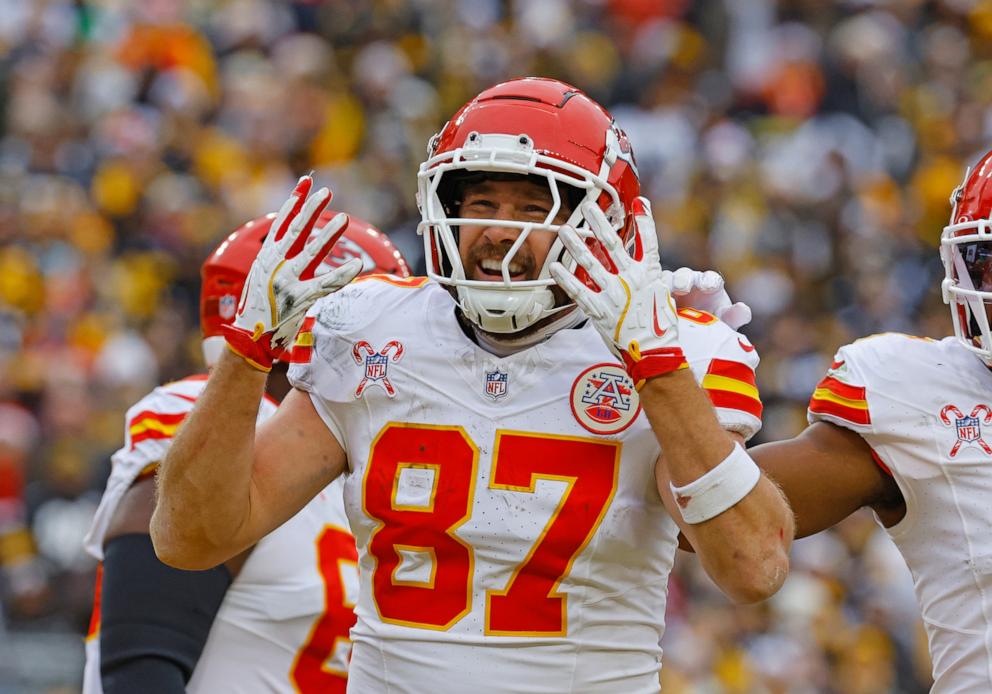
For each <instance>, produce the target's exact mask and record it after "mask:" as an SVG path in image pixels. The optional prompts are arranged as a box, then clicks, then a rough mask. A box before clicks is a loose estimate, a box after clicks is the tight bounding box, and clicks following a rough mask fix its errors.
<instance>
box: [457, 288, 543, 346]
mask: <svg viewBox="0 0 992 694" xmlns="http://www.w3.org/2000/svg"><path fill="white" fill-rule="evenodd" d="M554 304H555V297H554V294H552V293H551V289H550V288H548V287H529V288H527V289H482V288H479V287H466V286H459V287H458V305H459V306H460V307H461V309H462V312H463V313H464V314H465V317H466V318H467V319H468V320H469V321H471V322H472V323H473V324H474V325H477V326H479V328H481V329H482V330H485V331H486V332H487V333H499V334H503V333H515V332H519V331H520V330H523V329H524V328H527V327H529V326H531V325H533V324H534V323H536V322H537V321H539V320H540V319H541V318H544V317H545V316H547V315H548V312H550V311H551V309H552V308H554Z"/></svg>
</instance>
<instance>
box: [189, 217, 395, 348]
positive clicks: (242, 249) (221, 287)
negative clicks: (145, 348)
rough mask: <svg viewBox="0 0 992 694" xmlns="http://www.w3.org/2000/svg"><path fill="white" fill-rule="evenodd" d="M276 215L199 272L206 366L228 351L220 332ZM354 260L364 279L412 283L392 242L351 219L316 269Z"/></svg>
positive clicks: (230, 242)
mask: <svg viewBox="0 0 992 694" xmlns="http://www.w3.org/2000/svg"><path fill="white" fill-rule="evenodd" d="M337 214H338V212H337V211H335V210H330V209H327V210H324V212H323V213H322V214H321V215H320V217H319V218H318V220H317V225H316V226H318V227H319V226H323V225H324V224H326V223H327V222H329V221H330V220H331V219H332V218H333V217H334V216H335V215H337ZM275 217H276V215H275V214H274V213H273V214H267V215H265V216H264V217H259V218H258V219H253V220H252V221H250V222H248V223H247V224H244V225H242V226H240V227H238V228H237V229H235V230H234V231H233V232H232V233H231V234H229V235H228V236H227V238H225V239H224V240H223V241H222V242H221V243H220V245H219V246H217V248H216V249H214V252H213V253H211V254H210V257H209V258H207V260H206V261H205V262H204V263H203V267H202V268H201V269H200V278H201V286H200V331H201V332H202V333H203V357H204V359H205V360H206V362H207V366H212V365H213V364H214V362H216V361H217V359H218V357H219V356H220V354H221V351H222V350H223V347H224V338H223V336H222V333H221V329H220V328H221V326H222V325H225V324H227V323H230V322H231V321H232V320H234V313H235V311H236V310H237V308H238V299H239V298H240V297H241V289H242V288H243V287H244V283H245V279H246V278H247V277H248V271H249V269H250V268H251V264H252V262H254V260H255V256H257V255H258V251H259V250H260V249H261V248H262V242H263V241H264V240H265V236H266V235H267V234H268V233H269V228H270V227H271V226H272V220H274V219H275ZM352 258H361V259H362V263H363V265H362V271H361V273H360V274H362V275H368V274H373V273H384V274H388V275H395V276H397V277H409V276H410V274H411V273H410V266H409V265H407V262H406V260H405V259H404V258H403V255H402V254H401V253H400V252H399V251H398V250H397V249H396V246H394V245H393V242H392V241H390V240H389V237H388V236H386V235H385V234H384V233H382V232H381V231H379V230H378V229H376V228H375V227H374V226H372V225H371V224H369V223H368V222H366V221H363V220H361V219H358V218H357V217H353V216H351V215H349V221H348V226H347V228H345V231H344V234H342V235H341V238H339V239H338V242H337V243H335V244H334V247H333V248H331V251H330V253H328V254H327V257H326V258H325V259H324V262H323V263H321V265H320V267H318V268H317V272H316V274H317V275H320V274H322V273H324V272H327V271H328V270H331V269H333V268H337V267H340V266H341V265H344V263H346V262H347V261H349V260H351V259H352Z"/></svg>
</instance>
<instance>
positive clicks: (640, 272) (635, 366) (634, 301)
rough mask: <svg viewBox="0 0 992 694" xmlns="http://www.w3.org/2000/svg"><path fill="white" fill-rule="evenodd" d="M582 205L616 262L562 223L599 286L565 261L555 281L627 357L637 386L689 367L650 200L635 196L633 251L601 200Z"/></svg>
mask: <svg viewBox="0 0 992 694" xmlns="http://www.w3.org/2000/svg"><path fill="white" fill-rule="evenodd" d="M581 209H582V215H583V217H584V218H585V220H586V224H587V226H588V228H589V230H590V231H591V232H592V236H593V238H595V240H596V241H597V242H598V243H599V244H600V245H601V246H602V249H603V251H604V253H605V259H606V260H607V261H608V263H609V265H611V266H612V267H607V266H606V265H604V263H603V262H601V261H600V260H599V259H597V258H596V256H595V255H593V253H592V251H591V250H590V248H589V246H587V244H586V242H585V241H583V239H582V238H581V237H580V236H579V232H577V231H576V230H575V229H573V228H571V227H568V226H563V227H561V228H560V229H559V231H558V234H559V237H560V238H561V240H562V242H563V243H564V244H565V248H567V249H568V252H569V253H571V255H572V257H573V258H574V259H575V261H576V263H578V266H579V267H581V268H582V269H583V270H585V272H586V273H587V274H588V276H589V279H590V280H591V281H592V283H594V284H595V285H596V288H592V287H589V286H587V283H585V282H583V281H581V280H580V279H579V278H578V277H576V276H575V275H574V274H572V273H570V272H569V271H568V270H567V269H566V268H565V266H564V265H562V264H561V263H554V264H552V266H551V268H550V270H551V274H552V276H553V277H554V279H555V282H557V283H558V285H559V286H560V287H561V288H562V289H563V290H564V291H565V292H566V293H567V294H568V295H569V296H570V297H572V299H573V300H574V301H575V303H576V304H578V306H579V308H581V309H582V310H583V312H585V314H586V315H587V316H588V317H589V319H590V320H591V321H592V322H593V324H594V325H595V326H596V329H597V330H598V331H599V334H600V335H601V336H602V338H603V340H604V341H605V342H606V345H607V347H609V348H610V350H611V351H612V352H613V353H614V354H616V355H617V356H618V357H620V358H621V359H622V360H623V363H624V366H625V367H626V368H627V372H628V373H629V374H630V376H631V378H633V380H634V383H635V384H636V385H637V387H638V388H639V387H640V386H641V385H642V384H643V382H644V381H645V380H646V379H647V378H650V377H651V376H658V375H661V374H664V373H668V372H670V371H674V370H676V369H680V368H684V367H685V366H686V362H685V357H684V355H683V353H682V348H681V347H680V346H679V343H678V317H677V315H676V313H675V304H674V302H673V301H672V296H671V293H670V292H669V288H668V285H667V284H666V283H665V282H664V281H663V279H662V272H661V261H660V258H659V257H658V236H657V233H656V232H655V227H654V220H653V219H652V217H651V207H650V204H649V203H648V201H647V200H646V199H644V198H637V199H636V200H635V201H634V227H635V239H634V255H633V257H632V256H631V255H630V254H629V253H628V252H627V250H626V249H625V248H624V246H623V242H622V241H621V239H620V237H619V236H618V235H617V233H616V231H614V230H613V228H612V227H611V226H610V223H609V221H608V220H607V219H606V215H605V214H604V213H603V211H602V210H601V209H600V208H599V206H598V205H595V204H592V203H583V205H582V208H581Z"/></svg>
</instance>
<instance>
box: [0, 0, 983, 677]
mask: <svg viewBox="0 0 992 694" xmlns="http://www.w3.org/2000/svg"><path fill="white" fill-rule="evenodd" d="M990 38H992V2H989V1H988V0H943V1H941V2H922V1H920V0H848V1H847V2H832V3H824V2H819V1H817V0H792V1H787V0H782V1H780V2H775V1H774V0H749V1H748V2H734V1H733V0H725V2H719V1H709V2H698V3H690V2H687V1H679V0H574V1H572V2H568V1H566V0H512V1H510V0H410V1H408V2H403V1H400V0H375V1H372V0H364V1H359V0H334V1H333V2H331V1H328V2H308V1H305V0H298V1H296V2H284V1H278V0H228V1H219V2H208V1H206V0H189V1H187V2H179V1H178V0H147V1H146V2H142V3H128V2H126V1H125V0H95V1H91V2H86V1H84V0H76V1H75V2H68V1H65V0H34V1H33V2H24V1H23V0H0V114H2V126H0V567H2V568H0V594H2V612H0V694H15V693H16V694H21V693H22V692H73V691H76V690H77V688H78V680H79V673H80V670H81V657H82V647H81V638H82V634H83V632H84V631H85V628H86V622H87V618H88V612H89V600H90V594H91V589H92V581H93V562H92V561H91V560H90V559H89V558H88V557H86V556H85V555H84V553H83V552H82V549H81V547H80V539H81V537H82V535H83V533H84V532H85V529H86V527H87V524H88V521H89V517H90V516H91V514H92V513H93V511H94V509H95V506H96V503H97V501H98V499H99V495H100V491H101V490H102V485H103V481H104V479H105V477H106V474H107V471H108V462H107V460H108V457H109V454H110V453H111V452H112V451H113V450H114V449H115V448H116V447H117V446H118V445H119V443H120V439H121V426H122V421H123V420H122V415H123V412H124V410H125V409H126V407H127V406H128V405H129V404H130V403H132V402H133V401H135V400H136V399H137V398H138V397H140V396H141V395H143V394H144V393H145V392H147V391H148V390H149V389H150V388H151V387H152V386H154V385H155V384H157V383H160V382H163V381H167V380H170V379H172V378H175V377H180V376H183V375H186V374H188V373H190V372H195V371H198V370H201V366H200V364H199V347H198V344H199V343H198V334H197V323H196V296H197V291H198V269H199V265H200V263H201V261H202V260H203V258H204V257H205V256H206V254H207V252H208V250H209V249H210V248H211V247H212V246H213V245H214V244H215V243H216V242H217V241H218V240H219V239H220V238H221V237H222V235H224V234H225V233H227V232H228V231H230V230H231V229H233V228H234V227H235V226H237V225H238V224H240V223H241V222H243V221H245V220H247V219H249V218H252V217H254V216H257V215H259V214H262V213H264V212H267V211H270V210H274V209H276V208H277V207H278V205H279V204H280V203H281V201H282V200H283V199H284V197H285V196H286V194H287V191H289V190H290V188H291V187H292V184H293V182H294V181H295V179H296V177H297V176H298V175H299V174H301V173H304V172H306V171H309V170H311V169H312V170H314V171H315V175H316V179H317V181H318V183H319V184H327V185H329V186H330V187H331V188H332V189H333V190H334V191H335V193H336V200H337V204H338V205H339V206H340V207H342V208H344V209H347V210H348V211H350V212H353V213H355V214H357V215H359V216H362V217H364V218H366V219H368V220H370V221H372V222H373V223H375V224H376V225H378V226H379V227H380V228H382V229H383V230H385V231H387V232H388V233H389V234H390V235H391V237H392V238H393V239H394V241H395V242H396V243H397V244H398V245H399V246H400V247H401V249H402V250H403V251H404V252H405V253H406V255H407V257H408V258H409V259H410V260H411V261H413V263H414V264H415V265H417V266H418V267H420V268H422V266H423V263H422V261H420V258H421V256H422V252H421V248H420V245H419V239H418V238H417V237H416V236H415V231H414V229H415V225H416V222H417V220H418V214H417V211H416V206H415V200H414V188H415V176H414V173H415V171H416V167H417V165H418V163H419V162H420V161H421V159H422V158H423V157H424V154H425V151H426V142H427V139H428V137H429V136H430V135H431V134H432V133H433V132H435V130H437V129H438V127H439V126H440V125H441V124H442V123H443V119H444V118H445V117H446V116H447V115H449V114H450V113H452V112H453V111H454V110H455V109H456V108H457V107H458V106H459V105H460V104H461V103H463V102H464V101H465V100H467V99H468V98H469V97H471V96H472V95H473V94H474V93H476V92H477V91H479V90H480V89H482V88H483V87H486V86H488V85H490V84H492V83H494V82H496V81H499V80H501V79H504V78H507V77H512V76H519V75H527V74H533V75H545V76H553V77H558V78H562V79H565V80H567V81H569V82H572V83H574V84H576V85H578V86H580V87H582V88H583V89H585V90H586V91H588V92H589V93H590V94H591V95H592V96H594V97H595V98H597V99H598V100H600V101H601V102H603V103H604V104H606V105H607V106H608V107H610V108H611V109H612V111H613V113H614V114H615V115H616V117H617V118H618V120H619V122H620V124H621V125H622V126H623V127H625V128H626V129H627V131H628V133H629V134H630V137H631V139H632V141H633V143H634V146H635V150H636V153H637V157H638V164H639V166H640V171H641V174H642V183H643V186H644V190H645V191H646V194H647V195H649V197H650V198H651V199H652V200H653V202H654V210H655V214H656V217H657V221H658V228H659V233H660V235H661V238H662V254H663V260H664V261H665V263H666V265H668V266H670V267H676V266H678V265H681V264H690V265H693V266H694V267H699V268H707V267H714V268H718V269H720V270H721V271H722V272H723V273H724V275H725V276H726V277H727V280H728V282H729V286H730V289H731V293H732V295H733V296H734V297H735V298H736V299H739V300H744V301H746V302H748V303H749V304H750V305H751V307H752V309H753V311H754V316H755V317H754V321H753V323H752V324H751V325H750V326H749V327H748V328H746V329H745V331H746V332H747V333H748V334H749V335H750V336H751V338H752V339H753V341H754V342H755V343H756V344H757V345H758V347H759V349H760V352H761V355H762V358H763V359H762V367H761V369H760V371H759V381H760V384H759V385H760V387H761V393H762V397H763V400H764V402H765V428H764V431H763V432H762V434H761V435H760V438H761V439H762V440H769V439H775V438H780V437H785V436H790V435H793V434H795V433H796V432H797V431H798V430H799V429H800V428H801V427H802V426H803V424H804V410H805V401H806V398H807V397H808V395H809V394H810V392H811V391H812V389H813V386H814V384H815V382H816V380H818V378H819V377H820V375H821V374H822V373H823V371H824V370H825V368H826V367H827V365H828V364H829V362H830V360H831V356H832V354H833V351H834V349H835V348H836V347H838V346H839V345H840V344H842V343H844V342H847V341H849V340H851V339H853V338H855V337H857V336H861V335H867V334H869V333H874V332H880V331H887V330H894V331H904V332H910V333H915V334H923V335H931V336H937V337H939V336H943V335H945V334H947V333H948V332H949V331H950V324H949V321H948V319H947V313H946V309H945V308H944V307H943V305H942V304H941V303H940V297H939V293H938V285H939V279H940V277H941V273H942V270H941V268H940V266H939V263H938V260H937V251H936V242H937V239H938V236H939V233H940V229H941V227H942V226H943V224H944V223H945V222H946V219H947V215H948V203H947V199H948V195H949V193H950V191H951V189H952V188H953V187H954V186H955V185H956V184H957V183H958V182H959V181H960V180H961V178H962V176H963V172H964V167H965V165H966V164H967V163H969V162H973V161H974V160H975V159H977V157H978V155H979V154H980V153H981V152H983V151H984V150H985V149H987V148H988V147H989V144H990V141H992V137H990V135H992V132H990V131H992V109H990V104H992V88H990V87H992V60H990V58H992V42H990ZM793 562H794V570H793V574H792V576H791V578H790V579H789V582H788V583H787V584H786V587H785V588H784V589H783V591H782V592H781V593H779V595H778V596H776V597H775V598H774V599H773V600H771V601H769V602H768V603H766V604H763V605H760V606H756V607H749V608H736V609H733V608H730V607H729V606H728V605H727V603H726V601H725V600H724V599H723V598H721V597H720V596H719V595H718V594H717V593H716V592H715V590H714V588H713V587H712V585H711V584H710V583H709V582H708V581H707V580H706V579H705V577H703V576H702V574H701V571H700V570H699V567H698V565H697V564H696V563H695V562H694V561H692V559H691V558H686V557H684V556H683V557H680V560H679V568H678V570H677V573H676V574H675V576H674V578H673V583H672V590H671V601H670V602H671V605H670V610H669V615H668V622H669V631H668V634H667V635H666V638H665V646H666V654H665V668H664V676H663V679H664V681H665V685H666V689H665V691H666V693H667V694H688V693H692V694H704V693H705V694H716V693H719V692H730V693H741V694H743V693H752V692H753V693H755V694H764V693H768V694H780V693H781V694H813V693H821V692H822V693H828V692H829V693H837V694H840V693H843V694H889V693H891V694H897V693H905V694H910V693H916V692H924V691H926V689H927V684H928V675H927V672H928V668H929V664H928V662H927V656H926V650H925V643H924V640H923V637H922V631H921V629H920V626H919V619H918V610H917V608H916V606H915V604H914V601H913V597H912V593H911V583H910V580H909V578H908V572H907V571H906V568H905V566H904V564H903V563H902V560H901V558H900V557H899V556H898V554H897V553H896V552H895V550H894V549H893V547H892V546H891V544H890V543H889V542H888V540H887V538H885V536H884V535H883V534H882V533H880V532H879V531H878V530H877V529H876V527H875V526H874V524H873V522H872V520H871V519H870V517H868V516H867V515H859V516H856V517H852V518H851V519H849V520H848V521H846V522H845V523H843V524H842V525H841V526H840V527H839V528H837V529H836V530H835V531H831V532H828V533H824V534H822V535H820V536H817V537H816V538H812V539H810V540H807V541H804V542H801V543H798V544H797V546H796V550H795V552H794V557H793ZM4 624H5V627H4V626H3V625H4Z"/></svg>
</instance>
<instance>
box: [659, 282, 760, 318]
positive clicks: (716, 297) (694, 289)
mask: <svg viewBox="0 0 992 694" xmlns="http://www.w3.org/2000/svg"><path fill="white" fill-rule="evenodd" d="M661 278H662V280H663V281H664V282H665V283H666V284H667V286H668V291H670V292H671V293H672V296H673V297H674V298H675V305H676V306H678V307H679V308H695V309H699V310H700V311H706V312H707V313H712V314H713V315H714V316H716V317H717V318H719V319H720V320H722V321H723V322H724V323H726V324H727V325H729V326H730V327H731V328H733V329H734V330H738V329H740V328H742V327H743V326H745V325H747V324H748V323H750V322H751V307H750V306H748V305H747V304H745V303H744V302H743V301H738V302H733V301H731V300H730V295H729V294H727V289H726V287H725V285H724V280H723V275H721V274H720V273H719V272H716V271H714V270H693V269H692V268H689V267H680V268H679V269H678V270H675V271H674V272H673V271H672V270H662V271H661Z"/></svg>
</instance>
